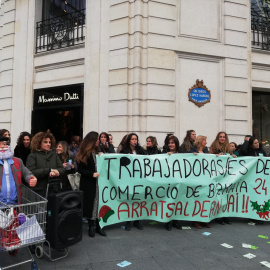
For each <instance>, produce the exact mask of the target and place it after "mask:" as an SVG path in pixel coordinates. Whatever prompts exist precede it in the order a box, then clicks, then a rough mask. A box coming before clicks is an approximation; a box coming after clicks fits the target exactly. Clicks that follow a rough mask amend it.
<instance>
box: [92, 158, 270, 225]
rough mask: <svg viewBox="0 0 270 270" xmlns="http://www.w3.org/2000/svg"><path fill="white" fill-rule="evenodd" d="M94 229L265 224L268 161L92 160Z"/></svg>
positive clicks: (268, 207)
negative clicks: (228, 221) (126, 224)
mask: <svg viewBox="0 0 270 270" xmlns="http://www.w3.org/2000/svg"><path fill="white" fill-rule="evenodd" d="M97 170H98V172H99V173H100V176H99V178H98V184H99V219H100V226H101V227H103V226H106V225H110V224H115V223H118V222H123V221H128V220H130V221H131V220H143V219H149V220H155V221H160V222H168V221H170V220H191V221H202V222H209V221H211V220H212V219H214V218H219V217H242V218H252V219H260V220H268V218H269V211H270V197H269V195H268V193H269V192H270V178H269V173H270V158H265V157H238V158H233V157H232V156H230V155H228V156H218V157H217V156H216V155H210V154H209V155H205V154H198V155H194V154H172V155H168V154H161V155H153V156H140V155H120V154H119V155H116V154H104V155H101V156H100V157H98V156H97Z"/></svg>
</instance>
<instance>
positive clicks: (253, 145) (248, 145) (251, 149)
mask: <svg viewBox="0 0 270 270" xmlns="http://www.w3.org/2000/svg"><path fill="white" fill-rule="evenodd" d="M241 153H242V156H251V157H259V156H262V157H266V156H267V155H266V152H265V151H264V150H263V148H262V145H261V144H260V143H259V141H258V139H256V138H255V137H253V136H252V137H250V138H249V140H247V141H245V142H244V143H243V145H242V147H241Z"/></svg>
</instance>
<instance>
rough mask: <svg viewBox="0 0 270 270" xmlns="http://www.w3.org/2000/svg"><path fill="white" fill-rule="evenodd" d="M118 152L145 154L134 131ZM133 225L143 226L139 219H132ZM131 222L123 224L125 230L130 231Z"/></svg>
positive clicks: (140, 227) (138, 227)
mask: <svg viewBox="0 0 270 270" xmlns="http://www.w3.org/2000/svg"><path fill="white" fill-rule="evenodd" d="M120 154H133V155H145V151H144V150H143V148H142V147H141V146H140V144H139V138H138V135H137V134H136V133H130V134H129V135H128V136H127V139H126V141H125V143H124V144H123V148H122V150H121V151H120ZM133 225H134V226H135V227H136V228H137V229H139V230H143V226H142V224H141V223H140V221H139V220H136V221H134V223H133ZM130 229H131V222H130V221H127V222H126V225H125V230H126V231H130Z"/></svg>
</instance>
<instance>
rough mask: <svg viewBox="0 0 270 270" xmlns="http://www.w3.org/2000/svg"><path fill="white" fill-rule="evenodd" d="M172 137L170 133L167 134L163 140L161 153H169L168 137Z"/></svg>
mask: <svg viewBox="0 0 270 270" xmlns="http://www.w3.org/2000/svg"><path fill="white" fill-rule="evenodd" d="M172 136H174V135H173V134H172V133H168V134H167V136H166V138H165V140H164V145H163V147H162V153H168V152H169V147H168V143H169V140H170V137H172Z"/></svg>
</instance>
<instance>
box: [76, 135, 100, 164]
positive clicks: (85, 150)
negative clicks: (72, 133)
mask: <svg viewBox="0 0 270 270" xmlns="http://www.w3.org/2000/svg"><path fill="white" fill-rule="evenodd" d="M97 140H98V133H97V132H95V131H91V132H89V133H88V134H87V135H86V136H85V137H84V139H83V140H82V142H81V145H80V148H79V150H78V153H77V156H76V162H77V163H80V162H83V163H85V164H86V163H87V159H88V158H89V157H90V155H91V153H92V152H95V153H98V151H99V147H98V146H96V142H97Z"/></svg>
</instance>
